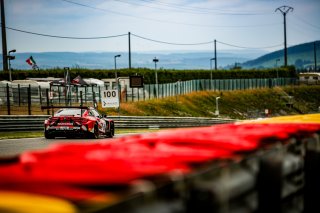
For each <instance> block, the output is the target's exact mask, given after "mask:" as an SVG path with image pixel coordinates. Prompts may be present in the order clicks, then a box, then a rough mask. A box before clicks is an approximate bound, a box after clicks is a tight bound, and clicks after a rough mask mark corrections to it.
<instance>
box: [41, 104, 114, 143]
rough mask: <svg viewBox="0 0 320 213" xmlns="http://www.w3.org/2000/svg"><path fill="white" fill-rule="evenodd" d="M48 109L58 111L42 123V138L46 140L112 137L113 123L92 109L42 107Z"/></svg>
mask: <svg viewBox="0 0 320 213" xmlns="http://www.w3.org/2000/svg"><path fill="white" fill-rule="evenodd" d="M48 108H60V109H59V110H58V111H57V112H56V113H55V114H54V116H51V117H49V118H48V119H47V120H45V121H44V136H45V138H47V139H52V138H55V137H67V138H73V137H89V138H99V137H100V136H104V137H113V136H114V121H113V120H111V119H108V118H107V117H106V115H101V114H100V113H99V112H98V111H97V110H96V109H95V108H93V107H54V106H50V107H42V109H48Z"/></svg>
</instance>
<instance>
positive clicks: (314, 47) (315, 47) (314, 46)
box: [313, 41, 317, 72]
mask: <svg viewBox="0 0 320 213" xmlns="http://www.w3.org/2000/svg"><path fill="white" fill-rule="evenodd" d="M313 49H314V50H313V52H314V71H315V72H317V42H316V41H315V42H314V43H313Z"/></svg>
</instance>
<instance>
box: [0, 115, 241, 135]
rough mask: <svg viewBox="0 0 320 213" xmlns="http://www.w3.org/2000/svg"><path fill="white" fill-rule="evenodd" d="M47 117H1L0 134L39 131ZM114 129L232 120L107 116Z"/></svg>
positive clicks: (183, 125) (165, 126)
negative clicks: (113, 123) (113, 124)
mask: <svg viewBox="0 0 320 213" xmlns="http://www.w3.org/2000/svg"><path fill="white" fill-rule="evenodd" d="M48 117H49V116H48V115H1V116H0V132H10V131H12V132H13V131H41V130H43V122H44V120H45V119H46V118H48ZM109 118H111V119H113V120H114V122H115V128H136V129H139V128H178V127H196V126H211V125H214V124H223V123H233V122H235V120H233V119H225V118H206V117H163V116H159V117H158V116H156V117H155V116H152V117H151V116H109Z"/></svg>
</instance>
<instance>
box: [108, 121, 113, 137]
mask: <svg viewBox="0 0 320 213" xmlns="http://www.w3.org/2000/svg"><path fill="white" fill-rule="evenodd" d="M113 136H114V124H113V123H112V122H111V123H110V132H109V133H107V134H106V137H107V138H112V137H113Z"/></svg>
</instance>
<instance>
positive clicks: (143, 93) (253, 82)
mask: <svg viewBox="0 0 320 213" xmlns="http://www.w3.org/2000/svg"><path fill="white" fill-rule="evenodd" d="M293 84H296V79H295V78H272V79H271V78H269V79H213V80H210V79H202V80H190V81H177V82H175V83H167V84H145V85H144V87H143V88H130V87H129V85H125V86H122V87H121V86H120V85H119V91H120V93H119V94H120V95H119V96H120V102H132V101H144V100H150V99H155V98H166V97H174V96H177V97H178V96H179V95H184V94H188V93H191V92H194V91H204V90H210V91H232V90H248V89H258V88H272V87H275V86H286V85H293ZM107 89H112V88H110V86H108V85H105V86H97V85H90V86H75V85H69V86H61V85H60V86H50V87H48V86H41V85H35V84H15V83H11V82H0V114H1V115H19V114H21V115H25V114H27V115H38V114H49V111H46V112H43V111H41V106H49V105H61V106H63V105H74V106H76V105H80V104H81V103H82V104H85V105H93V104H94V103H97V104H101V99H102V91H104V90H107Z"/></svg>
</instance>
